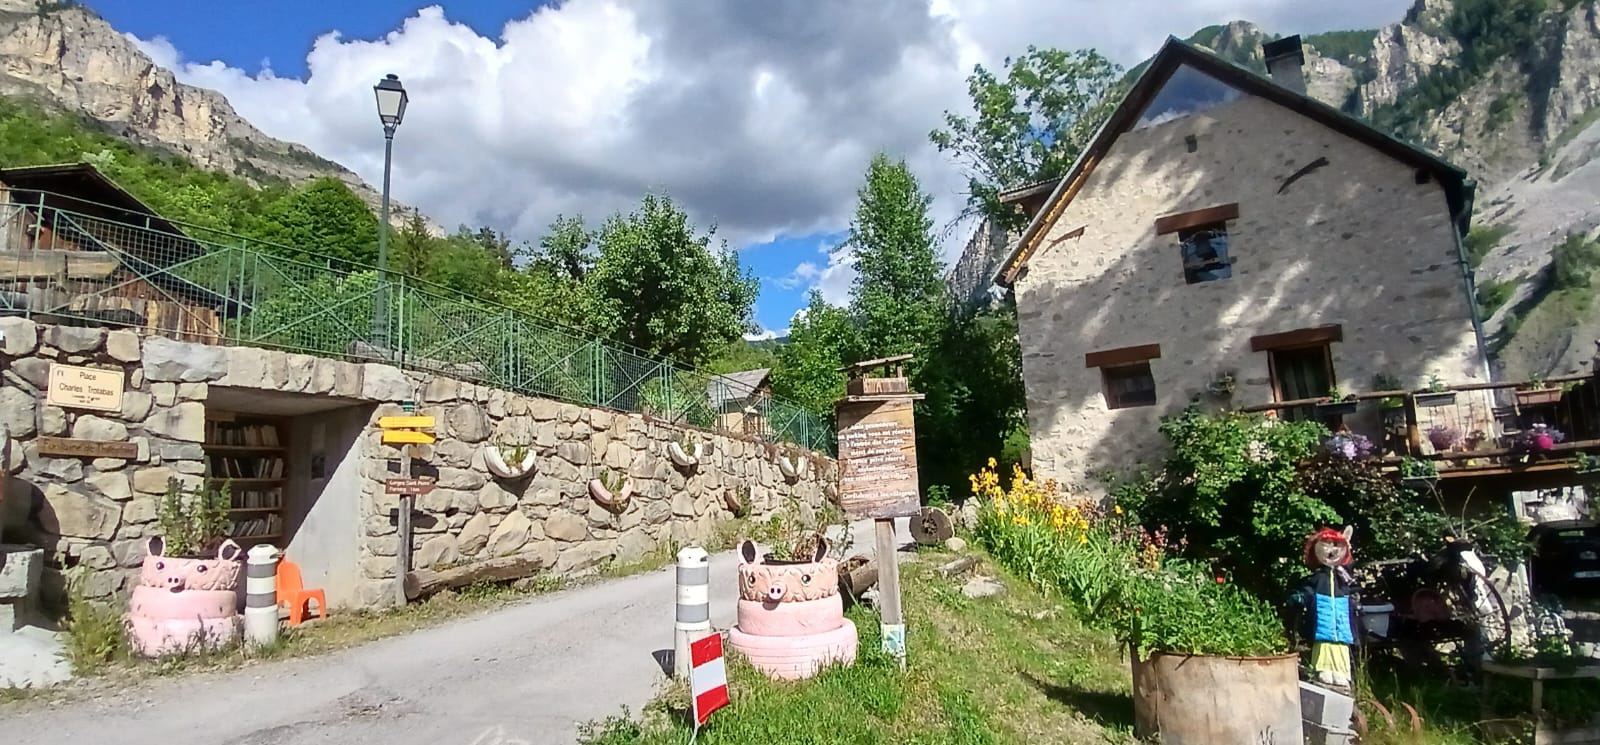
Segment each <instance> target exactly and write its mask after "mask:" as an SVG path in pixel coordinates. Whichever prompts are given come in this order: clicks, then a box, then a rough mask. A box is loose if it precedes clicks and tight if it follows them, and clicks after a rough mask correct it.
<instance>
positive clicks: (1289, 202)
mask: <svg viewBox="0 0 1600 745" xmlns="http://www.w3.org/2000/svg"><path fill="white" fill-rule="evenodd" d="M1303 59H1304V58H1303V55H1302V53H1301V51H1300V41H1299V38H1298V37H1291V38H1288V39H1284V40H1282V41H1279V42H1274V43H1272V44H1269V45H1268V49H1267V63H1268V69H1269V74H1270V76H1271V77H1270V79H1269V78H1268V77H1263V76H1261V75H1258V74H1255V73H1253V72H1251V71H1249V70H1246V69H1244V68H1241V67H1238V66H1236V65H1233V64H1231V63H1229V62H1226V61H1224V60H1222V59H1220V58H1217V57H1215V56H1213V55H1211V54H1209V53H1208V52H1206V51H1204V50H1202V49H1199V48H1197V47H1194V46H1191V45H1189V44H1186V43H1184V42H1182V41H1179V40H1177V39H1170V40H1169V41H1168V42H1167V43H1166V45H1165V46H1164V47H1163V48H1162V49H1161V51H1160V52H1159V53H1158V54H1157V55H1156V57H1155V58H1154V59H1153V60H1152V62H1151V64H1150V66H1149V68H1148V69H1147V70H1145V72H1144V73H1143V74H1142V75H1141V76H1140V77H1139V79H1138V81H1137V82H1136V84H1135V85H1134V86H1133V87H1132V89H1131V91H1130V92H1129V93H1128V95H1127V97H1126V98H1125V99H1124V100H1123V101H1122V102H1121V104H1120V105H1119V106H1118V108H1117V109H1116V110H1115V112H1114V113H1113V114H1112V115H1111V117H1110V118H1109V119H1108V121H1107V122H1106V123H1105V124H1104V125H1103V126H1102V128H1101V129H1100V131H1099V132H1098V133H1097V134H1096V135H1095V137H1094V139H1093V140H1092V141H1091V143H1090V144H1089V146H1088V147H1087V148H1086V149H1085V150H1084V152H1083V154H1082V156H1081V157H1080V158H1079V160H1078V161H1077V162H1076V163H1075V164H1074V165H1073V167H1072V169H1071V170H1070V171H1069V172H1068V173H1067V175H1066V176H1065V177H1064V178H1063V179H1061V180H1060V181H1059V182H1058V183H1056V184H1055V185H1054V186H1053V188H1052V189H1051V192H1050V194H1049V196H1048V198H1047V199H1045V200H1044V201H1043V202H1042V203H1041V204H1040V207H1039V209H1038V211H1037V212H1036V213H1035V214H1034V215H1033V216H1032V220H1031V222H1030V223H1029V225H1028V227H1027V229H1026V230H1025V231H1024V232H1023V233H1022V235H1021V236H1020V237H1019V238H1018V240H1017V241H1016V244H1015V245H1014V246H1013V247H1012V249H1011V251H1010V252H1009V255H1008V256H1007V258H1006V260H1005V261H1004V263H1003V264H1002V265H1001V267H1000V269H999V270H998V272H997V274H996V276H995V282H996V283H997V284H999V285H1001V286H1002V287H1006V288H1009V289H1010V290H1011V291H1012V292H1013V293H1014V297H1015V300H1016V305H1017V313H1018V326H1019V336H1020V341H1021V347H1022V355H1023V360H1022V363H1023V377H1024V380H1025V383H1026V387H1027V405H1028V422H1029V427H1030V430H1031V434H1032V447H1033V464H1034V468H1035V471H1036V473H1037V475H1039V476H1041V477H1055V478H1057V479H1059V480H1060V481H1061V482H1062V483H1063V484H1064V485H1065V486H1066V487H1067V488H1069V489H1077V490H1081V491H1085V492H1088V493H1095V492H1098V491H1100V490H1101V489H1103V487H1104V481H1103V479H1102V478H1100V477H1101V476H1104V475H1107V473H1106V472H1108V471H1109V472H1120V471H1126V470H1129V469H1130V468H1132V467H1134V466H1135V465H1136V464H1139V463H1151V464H1153V463H1157V462H1159V460H1160V459H1161V458H1162V457H1163V455H1164V442H1163V439H1162V437H1161V435H1160V434H1159V431H1158V426H1159V424H1160V420H1161V418H1162V417H1163V416H1165V415H1171V414H1175V413H1178V412H1179V411H1181V410H1182V409H1184V408H1185V407H1187V406H1189V405H1191V404H1194V403H1197V402H1198V403H1201V404H1205V405H1209V406H1215V407H1230V408H1240V407H1245V406H1250V405H1255V404H1262V403H1270V402H1288V401H1302V400H1306V399H1315V398H1321V397H1323V396H1326V395H1328V393H1329V392H1330V389H1332V388H1337V389H1338V390H1339V391H1340V392H1341V393H1343V394H1349V393H1355V392H1361V391H1368V392H1370V391H1373V390H1384V389H1386V388H1383V387H1375V386H1380V384H1381V385H1382V386H1396V385H1398V386H1404V387H1406V388H1408V389H1411V390H1416V389H1418V388H1421V387H1422V386H1423V385H1424V383H1425V381H1426V380H1427V379H1428V378H1429V377H1430V376H1437V377H1438V378H1440V379H1442V380H1444V381H1448V382H1450V383H1468V382H1487V381H1488V379H1489V366H1488V359H1487V354H1486V350H1485V346H1484V342H1483V336H1482V324H1481V321H1480V319H1479V318H1478V316H1477V306H1476V303H1475V302H1474V296H1475V288H1474V286H1473V276H1472V271H1471V268H1470V265H1469V264H1468V262H1467V259H1466V255H1465V252H1464V251H1463V249H1462V244H1461V239H1462V237H1463V236H1464V235H1465V233H1466V232H1467V228H1468V223H1469V221H1470V215H1471V212H1472V198H1473V191H1474V184H1473V183H1472V182H1471V181H1470V180H1469V179H1468V178H1467V176H1466V174H1465V172H1463V171H1462V170H1460V169H1459V168H1456V167H1455V166H1452V165H1451V164H1449V163H1447V162H1445V161H1443V160H1441V159H1439V158H1438V157H1437V156H1435V155H1433V154H1431V153H1428V152H1426V151H1423V150H1421V149H1418V148H1416V147H1414V146H1412V145H1409V144H1407V143H1404V142H1401V141H1399V140H1396V139H1394V138H1392V137H1389V136H1387V135H1385V134H1383V133H1380V132H1378V131H1376V130H1375V129H1373V128H1372V127H1370V126H1368V125H1367V124H1365V123H1363V122H1361V121H1359V120H1357V119H1354V118H1352V117H1350V116H1347V115H1345V114H1344V113H1342V112H1340V111H1338V110H1337V109H1334V108H1332V107H1329V106H1327V105H1325V104H1322V103H1320V102H1318V101H1316V100H1314V99H1312V98H1310V97H1309V96H1307V95H1306V94H1305V84H1304V79H1303V75H1302V71H1301V66H1302V64H1303ZM1466 398H1470V396H1467V397H1466ZM1482 399H1483V400H1481V401H1476V402H1474V403H1472V404H1471V405H1472V406H1473V407H1475V408H1473V411H1475V412H1477V415H1478V416H1481V417H1482V418H1483V419H1488V418H1489V417H1490V416H1491V414H1490V407H1491V402H1490V401H1489V400H1488V397H1487V396H1483V397H1482ZM1282 408H1283V411H1282V412H1280V414H1281V415H1283V416H1291V417H1293V416H1305V415H1306V411H1305V410H1304V409H1301V408H1297V407H1282ZM1365 408H1368V409H1370V408H1371V407H1365ZM1376 418H1377V414H1376V413H1375V412H1373V411H1363V412H1361V413H1358V414H1356V415H1355V416H1354V417H1350V418H1347V419H1346V421H1345V422H1344V424H1346V425H1348V426H1351V427H1352V428H1353V429H1356V430H1357V431H1363V428H1369V429H1370V428H1371V427H1372V425H1373V424H1374V423H1375V421H1376Z"/></svg>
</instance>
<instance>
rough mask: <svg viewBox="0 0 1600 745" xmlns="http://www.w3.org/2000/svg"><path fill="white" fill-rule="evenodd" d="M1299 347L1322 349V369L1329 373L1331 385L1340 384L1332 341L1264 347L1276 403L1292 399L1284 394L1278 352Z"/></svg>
mask: <svg viewBox="0 0 1600 745" xmlns="http://www.w3.org/2000/svg"><path fill="white" fill-rule="evenodd" d="M1298 349H1321V350H1322V369H1323V370H1324V371H1325V372H1327V373H1328V385H1330V386H1337V385H1339V378H1338V377H1337V376H1335V374H1334V370H1333V344H1332V342H1316V343H1311V344H1298V345H1290V346H1282V347H1273V348H1272V349H1263V350H1260V351H1263V352H1266V353H1267V377H1269V378H1271V379H1272V400H1273V402H1274V403H1281V402H1283V401H1289V400H1291V399H1288V398H1285V397H1284V395H1283V378H1282V377H1281V376H1279V375H1278V355H1277V354H1276V353H1278V352H1292V351H1295V350H1298Z"/></svg>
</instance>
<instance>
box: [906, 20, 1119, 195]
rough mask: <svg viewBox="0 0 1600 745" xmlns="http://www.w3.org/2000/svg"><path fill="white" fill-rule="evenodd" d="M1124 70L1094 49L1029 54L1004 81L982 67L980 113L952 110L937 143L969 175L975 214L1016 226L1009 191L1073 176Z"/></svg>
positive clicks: (972, 80) (977, 74)
mask: <svg viewBox="0 0 1600 745" xmlns="http://www.w3.org/2000/svg"><path fill="white" fill-rule="evenodd" d="M1121 74H1122V68H1120V67H1119V66H1117V65H1116V64H1115V63H1113V62H1111V61H1110V60H1108V59H1106V58H1105V57H1103V56H1101V55H1100V53H1099V52H1096V51H1095V50H1093V49H1080V50H1077V51H1073V52H1067V51H1062V50H1060V49H1038V48H1036V47H1031V46H1030V47H1028V51H1027V52H1026V53H1025V54H1023V55H1022V56H1020V57H1018V58H1016V59H1014V60H1013V59H1010V58H1007V59H1006V60H1005V62H1004V63H1003V64H1002V70H1001V75H1003V77H1001V76H1000V75H996V74H995V73H994V72H992V71H990V70H988V69H986V68H984V66H983V65H977V66H975V67H974V68H973V70H972V74H971V75H969V76H968V77H967V93H968V95H969V96H971V98H972V108H973V111H974V116H972V117H968V116H966V115H964V114H956V113H953V112H949V111H946V112H945V114H944V124H945V126H944V128H943V129H935V130H933V132H932V133H930V134H929V139H931V140H932V141H933V144H934V145H935V146H937V147H938V148H939V150H940V152H948V153H951V154H952V155H953V156H954V157H955V159H956V161H957V162H959V163H960V164H961V165H962V166H963V167H964V168H965V169H966V170H967V177H968V188H969V189H970V196H969V198H968V206H969V210H972V211H976V212H979V213H982V214H984V215H987V216H988V217H989V218H990V219H993V220H996V221H999V222H1001V223H1003V224H1007V225H1014V224H1016V223H1017V222H1020V220H1021V214H1020V213H1019V212H1017V211H1015V210H1012V209H1009V208H1007V207H1005V206H1004V205H1001V204H1000V202H999V199H998V198H997V197H998V195H999V193H1000V192H1001V191H1004V190H1005V189H1007V188H1010V187H1014V186H1018V185H1020V184H1024V183H1028V182H1032V181H1038V180H1041V179H1047V178H1057V177H1060V176H1063V175H1065V174H1066V172H1067V169H1068V168H1070V167H1072V163H1073V161H1075V160H1077V158H1078V154H1079V153H1081V152H1082V151H1083V148H1084V147H1085V146H1086V145H1088V143H1089V138H1091V137H1093V136H1094V133H1095V130H1096V129H1097V128H1098V127H1099V126H1100V122H1102V121H1104V120H1105V118H1106V116H1108V115H1109V114H1110V113H1111V108H1112V106H1113V105H1114V103H1115V101H1114V96H1111V95H1108V94H1109V93H1111V92H1112V91H1113V89H1114V88H1115V86H1116V85H1117V82H1118V80H1119V79H1120V77H1121Z"/></svg>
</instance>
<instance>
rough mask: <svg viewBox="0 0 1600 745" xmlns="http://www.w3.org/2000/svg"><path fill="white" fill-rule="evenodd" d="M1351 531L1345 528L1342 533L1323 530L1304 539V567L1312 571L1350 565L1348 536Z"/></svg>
mask: <svg viewBox="0 0 1600 745" xmlns="http://www.w3.org/2000/svg"><path fill="white" fill-rule="evenodd" d="M1353 532H1354V531H1353V529H1351V528H1348V527H1347V528H1345V529H1344V531H1343V532H1341V531H1337V530H1334V529H1332V528H1324V529H1322V530H1319V531H1317V532H1316V533H1314V534H1312V535H1311V537H1310V538H1307V539H1306V555H1305V560H1306V566H1309V567H1311V568H1313V569H1315V568H1317V567H1319V566H1324V567H1342V566H1348V565H1349V564H1350V535H1351V533H1353Z"/></svg>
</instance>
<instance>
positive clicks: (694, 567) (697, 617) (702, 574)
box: [672, 546, 711, 678]
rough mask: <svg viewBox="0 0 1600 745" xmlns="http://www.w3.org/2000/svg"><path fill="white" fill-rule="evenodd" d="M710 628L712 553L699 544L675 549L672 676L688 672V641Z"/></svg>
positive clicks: (685, 674) (680, 676)
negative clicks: (676, 558)
mask: <svg viewBox="0 0 1600 745" xmlns="http://www.w3.org/2000/svg"><path fill="white" fill-rule="evenodd" d="M709 631H711V555H710V554H708V553H706V550H705V549H703V548H700V547H699V546H688V547H686V548H684V549H683V550H681V551H679V552H678V614H677V623H676V624H675V628H674V632H673V633H674V636H675V638H674V639H673V647H672V672H673V675H674V676H675V677H679V678H684V677H688V675H689V643H690V642H693V641H695V640H696V639H699V638H700V637H702V636H705V635H706V633H707V632H709Z"/></svg>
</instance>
